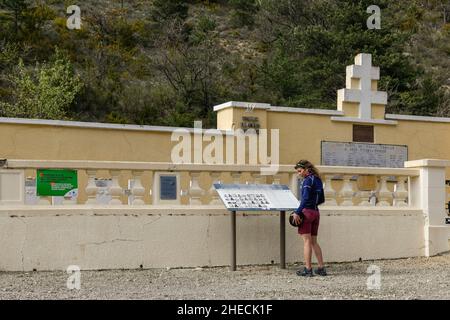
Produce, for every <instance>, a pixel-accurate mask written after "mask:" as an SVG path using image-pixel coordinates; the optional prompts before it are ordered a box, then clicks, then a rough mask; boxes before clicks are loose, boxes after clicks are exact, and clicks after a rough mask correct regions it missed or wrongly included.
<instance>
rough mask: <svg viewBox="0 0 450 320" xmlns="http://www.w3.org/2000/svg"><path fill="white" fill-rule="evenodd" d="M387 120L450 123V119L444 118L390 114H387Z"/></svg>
mask: <svg viewBox="0 0 450 320" xmlns="http://www.w3.org/2000/svg"><path fill="white" fill-rule="evenodd" d="M385 118H386V119H393V120H406V121H424V122H445V123H450V118H444V117H425V116H412V115H404V114H389V113H387V114H386V115H385Z"/></svg>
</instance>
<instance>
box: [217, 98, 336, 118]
mask: <svg viewBox="0 0 450 320" xmlns="http://www.w3.org/2000/svg"><path fill="white" fill-rule="evenodd" d="M249 106H251V107H252V109H257V110H267V111H271V112H291V113H307V114H318V115H327V116H343V115H344V113H343V112H342V111H338V110H329V109H308V108H292V107H280V106H272V105H270V104H268V103H258V102H242V101H228V102H225V103H222V104H219V105H216V106H214V111H220V110H223V109H227V108H240V109H248V107H249Z"/></svg>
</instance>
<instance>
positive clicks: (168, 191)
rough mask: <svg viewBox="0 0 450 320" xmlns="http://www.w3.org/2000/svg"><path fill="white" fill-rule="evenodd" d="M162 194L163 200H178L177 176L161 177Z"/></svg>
mask: <svg viewBox="0 0 450 320" xmlns="http://www.w3.org/2000/svg"><path fill="white" fill-rule="evenodd" d="M159 179H160V194H161V198H160V199H161V200H176V199H177V177H176V176H160V177H159Z"/></svg>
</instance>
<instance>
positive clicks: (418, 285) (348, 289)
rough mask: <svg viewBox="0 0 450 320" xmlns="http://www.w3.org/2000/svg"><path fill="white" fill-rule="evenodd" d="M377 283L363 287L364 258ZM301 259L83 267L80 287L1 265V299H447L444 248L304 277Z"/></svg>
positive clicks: (54, 275)
mask: <svg viewBox="0 0 450 320" xmlns="http://www.w3.org/2000/svg"><path fill="white" fill-rule="evenodd" d="M372 264H373V265H376V266H378V267H379V268H380V270H381V288H380V289H379V290H376V289H375V290H368V289H367V279H368V277H369V276H371V274H369V273H367V269H368V267H369V266H370V265H372ZM299 267H300V266H299V265H289V266H288V268H287V269H286V270H281V269H279V268H278V267H277V266H275V265H273V266H246V267H238V271H236V272H231V271H229V269H228V268H226V267H223V268H222V267H220V268H204V269H200V268H197V269H169V270H167V269H150V270H110V271H81V288H80V290H69V289H68V288H67V286H66V281H67V279H68V277H69V275H68V274H67V273H65V272H62V271H57V272H26V273H25V272H20V273H19V272H0V299H450V253H445V254H442V255H440V256H436V257H432V258H409V259H397V260H379V261H362V262H353V263H335V264H329V265H328V272H329V274H330V275H329V276H328V277H318V276H316V277H313V278H307V279H306V278H302V277H298V276H296V275H295V270H297V269H298V268H299Z"/></svg>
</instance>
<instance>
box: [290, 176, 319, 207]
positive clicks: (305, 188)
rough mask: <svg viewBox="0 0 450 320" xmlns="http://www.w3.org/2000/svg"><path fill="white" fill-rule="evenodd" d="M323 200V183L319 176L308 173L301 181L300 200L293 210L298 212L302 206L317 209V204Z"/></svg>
mask: <svg viewBox="0 0 450 320" xmlns="http://www.w3.org/2000/svg"><path fill="white" fill-rule="evenodd" d="M324 201H325V198H324V192H323V184H322V180H320V178H318V177H316V176H314V175H312V174H310V175H308V176H306V177H305V180H303V183H302V201H301V202H300V206H299V207H298V209H297V210H295V212H296V213H297V214H300V213H301V212H302V210H303V209H304V208H306V209H314V210H318V207H317V206H318V205H319V204H321V203H323V202H324Z"/></svg>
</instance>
